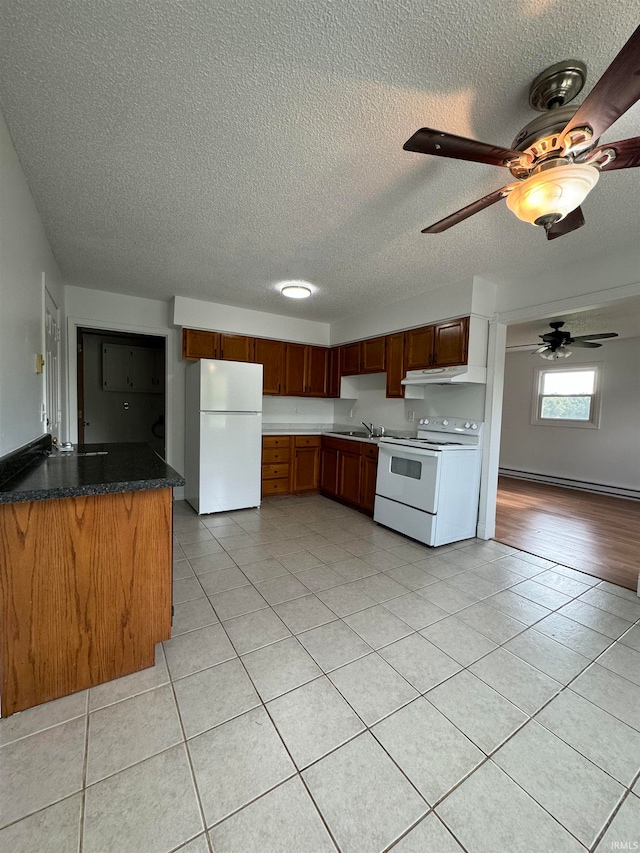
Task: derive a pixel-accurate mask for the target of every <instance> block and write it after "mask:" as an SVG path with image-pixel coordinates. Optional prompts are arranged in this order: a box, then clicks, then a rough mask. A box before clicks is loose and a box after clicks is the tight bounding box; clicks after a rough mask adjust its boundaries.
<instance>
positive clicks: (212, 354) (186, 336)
mask: <svg viewBox="0 0 640 853" xmlns="http://www.w3.org/2000/svg"><path fill="white" fill-rule="evenodd" d="M219 352H220V332H204V331H202V330H201V329H183V330H182V357H183V358H191V359H198V358H219Z"/></svg>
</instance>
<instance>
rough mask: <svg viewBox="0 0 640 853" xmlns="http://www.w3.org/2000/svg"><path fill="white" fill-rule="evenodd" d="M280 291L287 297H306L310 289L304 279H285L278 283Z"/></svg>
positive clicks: (309, 294)
mask: <svg viewBox="0 0 640 853" xmlns="http://www.w3.org/2000/svg"><path fill="white" fill-rule="evenodd" d="M280 293H281V294H282V295H283V296H288V297H289V299H307V298H308V297H309V296H311V293H312V291H311V288H310V287H309V285H308V284H307V283H306V282H304V281H285V282H283V283H282V284H281V285H280Z"/></svg>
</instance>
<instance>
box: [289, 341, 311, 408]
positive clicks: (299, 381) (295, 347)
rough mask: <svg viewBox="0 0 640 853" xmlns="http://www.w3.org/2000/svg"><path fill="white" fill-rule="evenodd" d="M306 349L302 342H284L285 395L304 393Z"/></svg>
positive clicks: (300, 394)
mask: <svg viewBox="0 0 640 853" xmlns="http://www.w3.org/2000/svg"><path fill="white" fill-rule="evenodd" d="M307 350H308V347H306V346H305V345H304V344H285V369H284V374H285V375H284V393H285V394H286V395H287V397H304V395H305V391H306V384H307V383H306V377H307V367H306V365H307Z"/></svg>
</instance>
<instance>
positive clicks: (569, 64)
mask: <svg viewBox="0 0 640 853" xmlns="http://www.w3.org/2000/svg"><path fill="white" fill-rule="evenodd" d="M585 80H586V67H585V65H584V63H582V62H579V61H577V60H568V61H565V62H559V63H557V64H556V65H553V66H551V68H548V69H547V70H546V71H544V72H543V73H542V74H540V75H539V76H538V77H537V78H536V79H535V80H534V81H533V83H532V85H531V91H530V96H529V103H530V104H531V106H532V107H533V108H534V109H536V110H538V111H540V112H542V113H543V115H542V116H540V117H539V118H537V119H534V120H533V121H531V122H529V124H527V125H526V126H525V127H524V128H523V129H522V130H521V131H520V132H519V133H518V135H517V136H516V138H515V139H514V141H513V144H512V147H511V148H501V147H499V146H496V145H488V144H487V143H485V142H478V141H477V140H475V139H467V138H465V137H463V136H455V135H453V134H451V133H444V132H443V131H440V130H433V129H432V128H428V127H423V128H421V129H420V130H418V131H416V133H414V135H413V136H412V137H411V139H409V140H407V142H405V144H404V146H403V147H404V149H405V150H406V151H415V152H417V153H420V154H433V155H435V156H437V157H452V158H454V159H457V160H471V161H474V162H477V163H487V164H489V165H493V166H503V167H505V168H507V169H509V171H510V172H511V174H512V176H513V178H515V181H513V182H512V183H509V184H507V185H506V186H503V187H501V188H500V189H498V190H494V192H492V193H489V195H486V196H484V197H483V198H480V199H478V200H477V201H474V202H472V203H471V204H469V205H467V206H466V207H463V208H462V209H461V210H458V211H456V212H455V213H452V214H451V215H450V216H447V217H445V218H444V219H441V220H440V221H439V222H436V223H435V224H434V225H430V226H429V227H428V228H425V229H423V231H422V233H423V234H439V233H440V232H442V231H446V230H447V229H448V228H451V226H452V225H457V224H458V223H459V222H462V221H463V220H464V219H467V218H468V217H469V216H472V215H473V214H474V213H478V212H479V211H481V210H484V208H485V207H489V206H490V205H492V204H495V202H497V201H499V200H500V199H502V198H506V200H507V205H508V207H509V209H510V210H512V211H513V212H514V213H515V215H516V216H517V217H518V218H520V219H522V220H524V221H525V222H530V223H531V224H533V225H539V226H542V227H543V228H544V229H545V231H546V233H547V239H548V240H553V239H555V238H556V237H561V236H562V235H564V234H568V233H569V232H570V231H575V230H576V228H580V227H581V226H582V225H584V216H583V214H582V210H581V209H580V204H581V203H582V201H583V200H584V199H585V198H586V196H587V194H588V193H589V192H590V191H591V189H593V187H594V186H595V184H596V183H597V181H598V178H599V177H600V172H606V171H611V170H612V169H630V168H634V167H636V166H640V136H636V137H633V138H632V139H624V140H622V141H620V142H610V143H607V144H604V145H600V146H598V145H597V143H598V141H599V137H600V136H601V135H602V134H603V133H604V132H605V131H606V130H608V129H609V127H611V125H612V124H613V123H614V122H615V121H616V120H617V119H619V118H620V116H622V115H623V114H624V113H625V112H626V111H627V110H628V109H629V108H630V107H632V106H633V104H635V103H636V101H638V100H640V27H638V29H636V30H635V32H634V33H633V35H632V36H631V38H630V39H629V41H628V42H627V43H626V44H625V46H624V47H623V48H622V50H621V51H620V53H619V54H618V55H617V56H616V58H615V59H614V60H613V62H612V63H611V65H610V66H609V67H608V68H607V70H606V71H605V72H604V74H603V75H602V77H601V78H600V80H599V81H598V82H597V83H596V84H595V86H594V87H593V89H592V90H591V92H590V93H589V94H588V95H587V97H586V98H585V100H584V102H583V103H582V105H581V106H579V107H578V109H577V110H575V109H574V108H573V107H567V106H566V104H568V103H569V102H570V101H571V100H573V98H575V97H576V95H577V94H578V93H579V92H580V90H581V89H582V87H583V85H584V82H585Z"/></svg>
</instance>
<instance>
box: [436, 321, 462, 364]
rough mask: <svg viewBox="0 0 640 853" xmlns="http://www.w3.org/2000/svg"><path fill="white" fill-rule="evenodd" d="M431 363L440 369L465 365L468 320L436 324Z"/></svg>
mask: <svg viewBox="0 0 640 853" xmlns="http://www.w3.org/2000/svg"><path fill="white" fill-rule="evenodd" d="M434 336H435V337H434V345H433V351H434V352H433V363H434V364H437V365H438V366H441V367H447V366H449V365H456V364H466V363H467V345H468V340H469V318H468V317H463V318H462V319H461V320H452V321H451V322H449V323H438V324H437V325H436V326H435V327H434Z"/></svg>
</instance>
